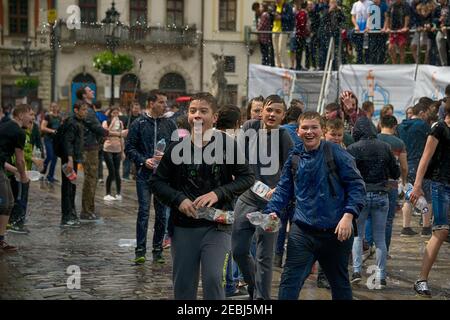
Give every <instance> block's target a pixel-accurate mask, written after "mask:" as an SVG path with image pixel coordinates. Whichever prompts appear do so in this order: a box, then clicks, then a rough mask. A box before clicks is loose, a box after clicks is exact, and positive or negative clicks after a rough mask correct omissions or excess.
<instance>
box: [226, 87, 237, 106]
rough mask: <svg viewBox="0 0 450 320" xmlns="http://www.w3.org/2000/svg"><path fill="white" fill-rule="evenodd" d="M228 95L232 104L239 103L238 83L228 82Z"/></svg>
mask: <svg viewBox="0 0 450 320" xmlns="http://www.w3.org/2000/svg"><path fill="white" fill-rule="evenodd" d="M227 96H228V102H229V103H231V104H235V105H237V101H238V99H237V98H238V85H237V84H228V85H227Z"/></svg>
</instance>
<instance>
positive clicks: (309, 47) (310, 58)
mask: <svg viewBox="0 0 450 320" xmlns="http://www.w3.org/2000/svg"><path fill="white" fill-rule="evenodd" d="M317 46H318V41H317V36H312V37H311V41H309V42H308V41H307V42H306V61H305V63H306V65H305V67H306V68H310V67H313V68H316V66H317V63H316V56H317Z"/></svg>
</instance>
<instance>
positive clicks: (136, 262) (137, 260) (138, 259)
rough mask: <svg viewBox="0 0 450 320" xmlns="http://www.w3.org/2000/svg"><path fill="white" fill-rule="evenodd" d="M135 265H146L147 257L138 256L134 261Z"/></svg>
mask: <svg viewBox="0 0 450 320" xmlns="http://www.w3.org/2000/svg"><path fill="white" fill-rule="evenodd" d="M134 263H135V264H144V263H145V256H136V258H135V259H134Z"/></svg>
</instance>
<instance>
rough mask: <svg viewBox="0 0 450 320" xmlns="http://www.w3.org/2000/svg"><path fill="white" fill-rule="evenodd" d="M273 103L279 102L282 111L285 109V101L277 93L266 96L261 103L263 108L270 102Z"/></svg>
mask: <svg viewBox="0 0 450 320" xmlns="http://www.w3.org/2000/svg"><path fill="white" fill-rule="evenodd" d="M274 103H281V104H282V105H283V107H284V111H286V109H287V106H286V102H284V99H282V98H281V97H280V96H279V95H277V94H272V95H270V96H268V97H267V98H266V99H265V100H264V103H263V108H265V107H267V106H270V105H271V104H274Z"/></svg>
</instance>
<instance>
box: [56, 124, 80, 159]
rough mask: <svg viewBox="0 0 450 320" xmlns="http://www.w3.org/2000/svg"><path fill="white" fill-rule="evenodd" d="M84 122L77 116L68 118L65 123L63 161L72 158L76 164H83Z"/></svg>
mask: <svg viewBox="0 0 450 320" xmlns="http://www.w3.org/2000/svg"><path fill="white" fill-rule="evenodd" d="M83 123H84V122H83V121H82V120H80V119H78V118H77V117H76V116H75V115H73V116H71V117H69V118H67V119H66V120H65V123H64V136H63V146H64V147H63V155H62V157H61V160H62V161H63V162H66V161H67V157H68V156H72V158H73V160H74V161H76V162H82V160H83V149H84V148H83V146H84V143H83V138H84V129H85V128H84V125H83Z"/></svg>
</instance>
